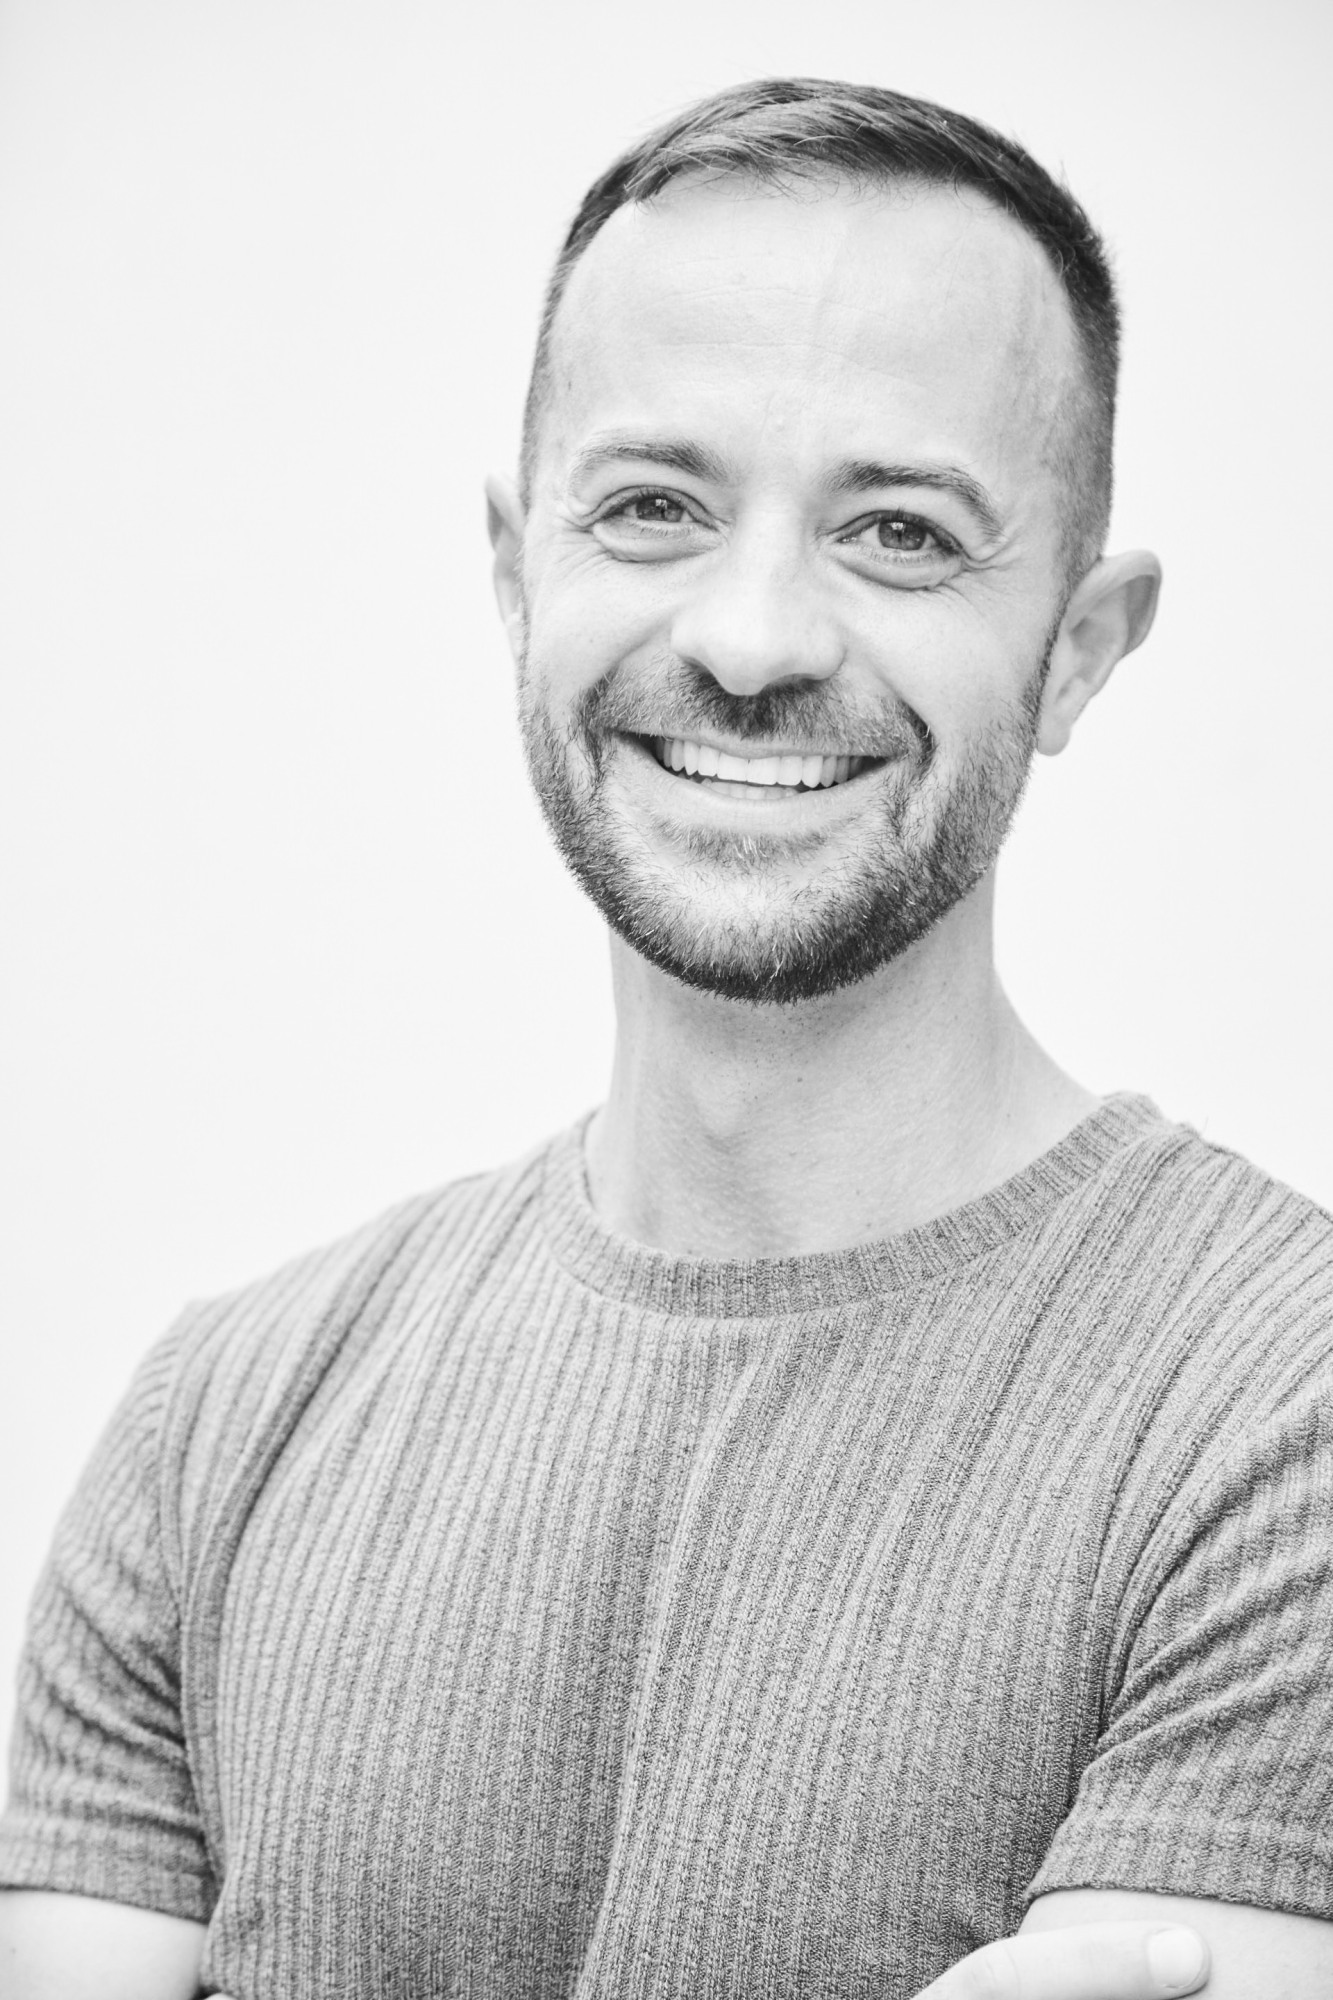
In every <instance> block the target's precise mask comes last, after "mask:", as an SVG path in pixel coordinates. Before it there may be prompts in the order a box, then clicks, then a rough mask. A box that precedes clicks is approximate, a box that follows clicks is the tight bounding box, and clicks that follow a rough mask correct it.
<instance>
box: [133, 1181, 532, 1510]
mask: <svg viewBox="0 0 1333 2000" xmlns="http://www.w3.org/2000/svg"><path fill="white" fill-rule="evenodd" d="M548 1151H549V1146H548V1145H543V1146H541V1147H538V1148H536V1149H535V1150H534V1151H533V1152H532V1153H530V1154H528V1155H526V1156H525V1157H524V1158H522V1159H521V1160H518V1161H516V1162H514V1163H512V1164H510V1165H508V1166H505V1167H503V1168H500V1169H497V1170H495V1171H492V1172H488V1173H482V1174H476V1175H471V1176H469V1177H467V1178H466V1179H462V1180H457V1181H454V1182H451V1183H450V1184H448V1185H447V1186H444V1187H441V1188H438V1189H434V1190H432V1191H430V1192H427V1193H424V1194H420V1195H416V1196H414V1197H412V1198H410V1199H408V1200H404V1201H400V1202H397V1203H395V1204H394V1205H393V1206H392V1207H391V1208H389V1209H387V1210H385V1211H384V1212H383V1213H381V1214H379V1215H377V1216H375V1217H373V1218H372V1219H371V1220H370V1221H369V1222H367V1223H365V1224H364V1225H363V1226H362V1227H360V1228H359V1229H356V1230H353V1231H351V1232H349V1233H348V1234H346V1235H344V1236H342V1237H340V1238H338V1239H337V1240H335V1241H334V1242H332V1243H329V1244H326V1245H323V1246H321V1247H319V1248H317V1249H314V1250H311V1251H308V1252H306V1253H305V1254H303V1255H301V1256H298V1257H295V1258H293V1259H291V1260H290V1261H289V1262H287V1263H285V1264H283V1265H282V1266H281V1267H280V1268H279V1269H277V1270H276V1271H273V1272H271V1273H270V1274H268V1275H267V1276H265V1277H263V1278H260V1279H259V1280H257V1281H256V1282H254V1283H251V1284H247V1285H244V1286H241V1287H240V1288H238V1289H236V1290H234V1291H230V1292H227V1293H225V1294H223V1295H221V1296H219V1297H216V1298H211V1299H204V1300H199V1301H196V1302H194V1303H192V1304H190V1305H189V1306H187V1307H186V1309H185V1310H184V1311H183V1312H182V1313H181V1315H180V1317H179V1318H178V1319H177V1321H176V1323H175V1324H174V1325H173V1326H172V1328H171V1329H170V1330H169V1332H168V1334H167V1335H166V1337H165V1338H164V1339H163V1340H161V1341H160V1342H159V1343H158V1344H157V1346H156V1347H155V1348H154V1349H153V1350H152V1351H151V1352H150V1353H149V1355H148V1356H147V1358H146V1360H145V1362H144V1363H143V1365H142V1367H141V1369H140V1371H139V1376H138V1378H137V1384H136V1389H137V1402H138V1404H139V1408H140V1411H141V1413H146V1415H147V1421H148V1422H149V1423H150V1424H151V1427H152V1429H153V1430H154V1432H155V1433H156V1450H155V1456H156V1458H157V1462H158V1467H159V1475H160V1477H161V1478H162V1480H163V1481H164V1491H169V1492H170V1493H171V1494H172V1495H174V1496H175V1499H176V1500H177V1501H178V1502H179V1503H180V1505H181V1506H182V1507H183V1508H184V1509H185V1510H186V1512H188V1511H189V1509H190V1500H191V1495H192V1494H193V1495H195V1496H199V1495H202V1494H203V1493H205V1492H210V1493H211V1492H214V1491H215V1490H216V1489H217V1488H218V1487H219V1485H220V1484H224V1483H226V1482H227V1480H228V1479H229V1478H231V1477H232V1476H233V1475H238V1474H240V1473H241V1472H242V1471H243V1470H245V1469H246V1468H249V1474H255V1475H257V1474H258V1473H259V1471H260V1469H261V1467H262V1465H263V1464H264V1463H265V1461H268V1460H271V1458H272V1456H273V1454H275V1453H276V1452H280V1451H281V1450H282V1449H284V1448H285V1445H286V1443H287V1442H288V1441H289V1440H290V1438H291V1436H292V1434H293V1432H294V1431H295V1430H296V1428H297V1427H298V1426H299V1425H300V1424H301V1422H302V1421H303V1419H304V1418H306V1416H307V1415H308V1413H310V1412H311V1411H312V1409H317V1408H319V1407H321V1406H322V1404H323V1403H324V1402H325V1401H327V1400H328V1399H330V1398H332V1397H335V1396H337V1394H338V1393H339V1390H340V1388H341V1387H342V1386H343V1385H345V1384H346V1383H347V1382H348V1381H349V1379H351V1378H353V1377H354V1376H356V1374H357V1371H358V1370H364V1369H365V1368H366V1367H367V1366H369V1367H372V1368H373V1366H374V1365H375V1357H376V1356H377V1354H378V1353H380V1352H382V1351H383V1350H384V1349H385V1348H386V1347H387V1346H390V1345H393V1344H395V1343H397V1342H400V1341H401V1340H403V1339H404V1338H407V1339H411V1338H421V1337H423V1334H422V1329H426V1330H428V1331H431V1330H434V1329H436V1328H438V1326H439V1324H440V1322H441V1318H442V1316H443V1314H444V1312H445V1311H446V1309H447V1306H448V1303H449V1301H450V1299H451V1297H452V1296H454V1295H455V1293H456V1292H457V1290H458V1289H459V1288H460V1287H463V1286H466V1285H468V1284H469V1283H472V1282H474V1278H473V1275H472V1274H474V1273H475V1272H476V1271H478V1270H479V1269H480V1270H485V1269H487V1268H489V1267H493V1266H495V1265H497V1264H499V1265H501V1266H503V1265H504V1264H505V1262H506V1261H507V1260H508V1258H509V1257H511V1256H512V1255H513V1254H514V1252H515V1248H516V1244H515V1238H516V1236H517V1237H522V1236H523V1235H524V1234H525V1233H528V1232H531V1230H532V1229H533V1227H534V1223H535V1212H536V1209H537V1205H538V1196H539V1192H540V1188H541V1184H542V1178H543V1167H544V1162H545V1158H546V1155H547V1153H548ZM249 1474H247V1478H248V1476H249Z"/></svg>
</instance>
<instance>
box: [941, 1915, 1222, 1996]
mask: <svg viewBox="0 0 1333 2000" xmlns="http://www.w3.org/2000/svg"><path fill="white" fill-rule="evenodd" d="M1208 1970H1209V1965H1208V1947H1207V1945H1206V1944H1205V1943H1204V1941H1203V1939H1202V1938H1201V1937H1200V1936H1199V1933H1198V1932H1197V1931H1191V1930H1186V1929H1185V1928H1184V1927H1183V1926H1182V1925H1180V1924H1161V1923H1156V1924H1154V1923H1126V1922H1117V1923H1105V1924H1070V1925H1068V1926H1067V1927H1065V1928H1064V1929H1061V1930H1049V1931H1031V1932H1028V1933H1026V1934H1025V1935H1024V1936H1022V1937H1010V1938H997V1939H996V1940H995V1942H994V1943H993V1944H986V1945H983V1946H982V1947H981V1950H980V1951H974V1952H970V1953H969V1954H968V1956H967V1957H966V1958H960V1959H959V1961H958V1963H957V1964H956V1965H951V1966H950V1967H949V1970H948V1971H947V1972H946V1973H944V1974H943V1975H942V1976H941V1977H940V1978H939V1979H936V1980H932V1982H931V1984H930V1985H929V1986H927V1987H926V1989H925V1991H924V1992H923V1993H919V1994H918V1995H917V2000H1174V1996H1175V1995H1177V1994H1181V1993H1194V1992H1197V1990H1198V1989H1199V1987H1200V1986H1202V1985H1203V1984H1204V1981H1205V1980H1206V1979H1207V1977H1208Z"/></svg>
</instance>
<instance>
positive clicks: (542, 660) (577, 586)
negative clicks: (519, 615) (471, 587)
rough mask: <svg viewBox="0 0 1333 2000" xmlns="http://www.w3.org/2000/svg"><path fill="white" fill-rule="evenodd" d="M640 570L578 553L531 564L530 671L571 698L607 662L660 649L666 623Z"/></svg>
mask: <svg viewBox="0 0 1333 2000" xmlns="http://www.w3.org/2000/svg"><path fill="white" fill-rule="evenodd" d="M659 596H660V593H656V592H654V591H652V590H651V589H648V590H645V589H644V587H643V571H642V569H641V568H640V569H634V568H632V567H631V566H630V565H628V564H626V565H623V566H617V565H614V564H608V563H607V562H606V560H605V558H604V557H603V558H602V559H601V560H600V561H597V560H595V559H591V558H588V557H585V556H583V554H582V552H580V553H579V554H578V555H576V556H573V557H564V558H560V559H550V560H546V561H536V562H533V563H532V564H531V565H530V567H529V569H528V572H527V574H526V576H525V604H526V613H527V652H528V663H529V671H530V672H532V673H534V674H538V675H539V676H540V678H541V680H542V682H543V684H544V685H545V686H546V687H548V688H549V689H550V690H551V692H552V693H553V694H554V695H556V696H557V698H558V697H559V696H561V695H563V696H564V697H566V698H572V697H573V696H574V695H576V694H578V693H579V692H580V691H581V690H582V689H583V688H586V687H589V686H591V685H592V683H593V682H595V681H598V680H600V679H601V678H602V677H603V676H604V675H605V674H607V673H608V672H609V671H610V670H611V669H612V668H613V667H616V666H619V665H621V664H622V663H623V662H625V661H627V660H630V659H632V658H633V657H634V656H635V655H643V654H646V653H648V652H651V651H654V650H660V648H661V647H662V646H663V645H664V644H665V634H666V633H667V632H668V631H669V629H670V618H669V615H667V613H666V611H665V607H664V606H663V605H662V604H661V603H660V602H659V601H657V600H658V598H659Z"/></svg>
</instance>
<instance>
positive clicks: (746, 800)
mask: <svg viewBox="0 0 1333 2000" xmlns="http://www.w3.org/2000/svg"><path fill="white" fill-rule="evenodd" d="M620 741H621V742H622V743H623V745H624V747H625V750H626V752H627V753H628V754H629V755H630V756H631V757H633V758H636V759H637V760H638V762H639V763H640V764H642V765H645V766H646V767H647V773H648V775H650V777H651V778H654V779H656V781H657V783H656V787H655V789H660V791H661V793H662V796H663V797H664V798H666V799H669V800H671V801H673V802H674V803H675V804H676V805H677V806H678V807H679V808H680V809H681V810H682V811H684V812H692V813H694V814H697V815H698V816H700V817H702V818H706V819H713V820H716V819H723V818H724V819H728V820H730V819H734V818H735V816H736V814H737V813H738V812H739V813H746V814H749V813H752V812H756V811H758V812H767V813H781V814H782V815H783V816H784V817H785V818H790V819H792V820H795V821H799V822H801V823H802V824H804V825H807V826H808V825H810V824H811V823H812V822H813V821H815V820H822V819H824V818H826V817H829V816H831V815H832V814H835V813H837V812H839V811H841V810H842V809H843V807H844V806H845V805H846V804H847V803H848V798H847V796H845V795H850V800H851V803H852V804H855V801H856V798H857V796H858V795H859V794H860V793H861V792H862V790H863V781H864V780H866V779H869V778H873V777H874V775H875V773H876V772H877V771H881V770H883V769H884V765H883V764H882V763H881V764H873V765H871V767H870V768H869V769H868V770H864V771H858V773H857V775H856V776H855V777H854V778H844V779H843V781H842V783H841V784H839V785H821V786H820V787H819V788H818V789H817V790H814V791H808V792H802V791H797V789H796V787H795V786H794V785H748V784H745V783H744V782H740V783H737V782H736V781H735V780H734V779H730V778H693V777H687V776H686V775H685V773H684V772H677V771H668V770H667V769H666V768H665V766H664V765H662V764H660V763H659V762H658V760H657V758H656V757H655V756H654V755H653V753H652V751H651V750H650V749H649V748H648V747H647V745H646V744H645V743H643V742H641V741H640V740H639V738H637V737H634V736H623V737H621V739H620Z"/></svg>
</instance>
